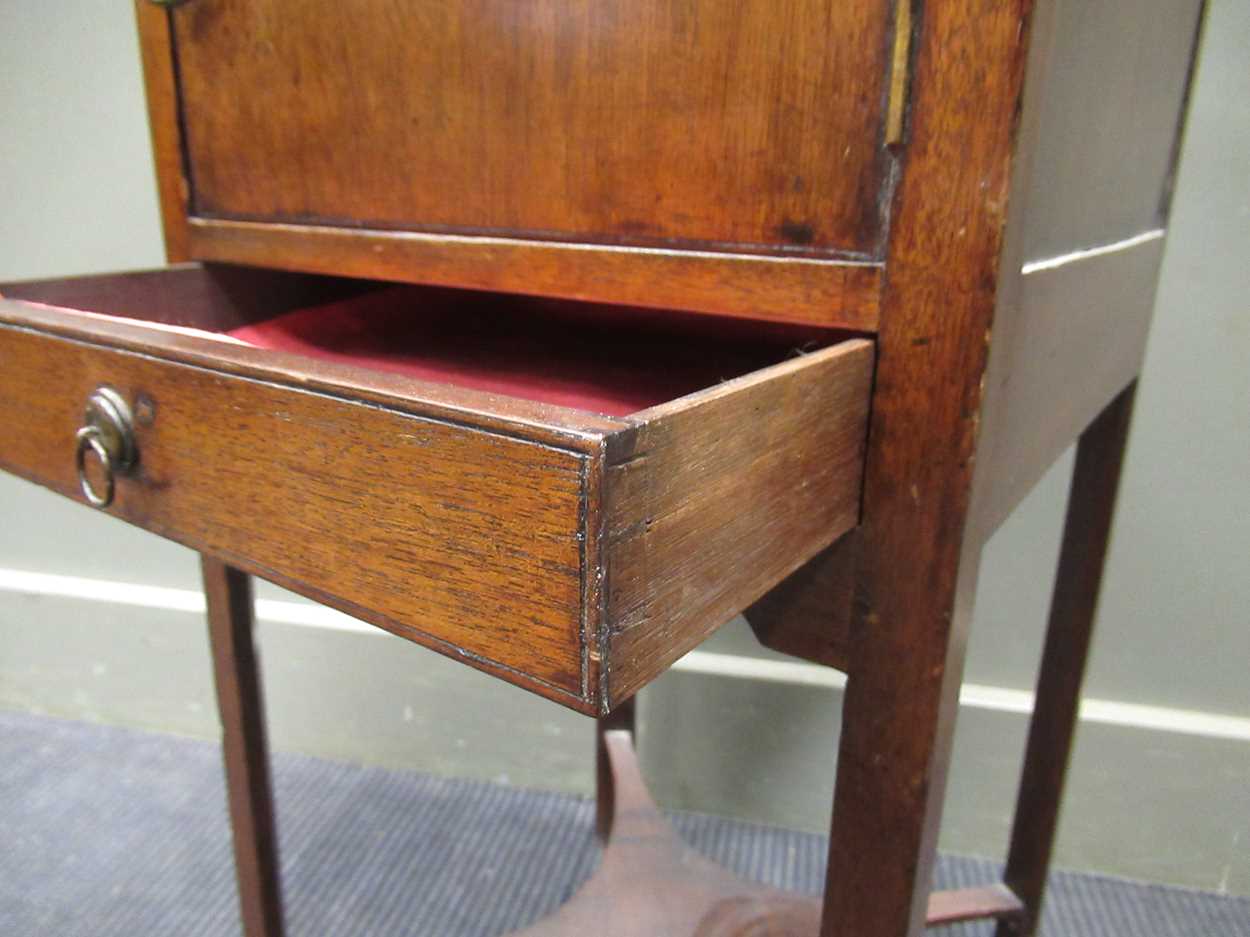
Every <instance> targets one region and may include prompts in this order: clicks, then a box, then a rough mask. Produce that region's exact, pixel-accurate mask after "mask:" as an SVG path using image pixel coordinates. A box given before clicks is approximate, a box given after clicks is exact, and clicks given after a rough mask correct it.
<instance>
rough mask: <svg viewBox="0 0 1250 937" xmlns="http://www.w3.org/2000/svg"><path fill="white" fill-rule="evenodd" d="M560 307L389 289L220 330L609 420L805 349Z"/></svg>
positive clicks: (805, 336)
mask: <svg viewBox="0 0 1250 937" xmlns="http://www.w3.org/2000/svg"><path fill="white" fill-rule="evenodd" d="M568 308H569V307H568V306H567V304H566V305H563V306H560V305H557V306H551V307H548V306H545V305H544V304H543V302H542V301H540V300H528V301H527V300H523V299H522V300H519V301H518V302H516V303H514V304H513V305H511V306H508V305H501V304H499V303H498V302H496V303H495V304H493V305H492V304H491V303H490V302H488V301H486V300H485V299H483V298H482V297H481V296H480V295H476V294H471V293H464V294H462V298H460V299H456V298H451V299H448V297H447V293H446V292H444V293H440V294H438V297H437V299H432V298H431V294H430V293H429V292H428V291H423V290H421V289H419V288H410V287H395V288H387V289H382V290H379V291H376V292H372V293H367V294H365V295H363V296H357V297H353V298H351V299H348V300H344V301H341V302H336V303H331V304H328V305H324V306H317V307H314V308H307V309H299V310H296V311H294V312H289V313H286V314H284V315H281V316H278V317H276V318H273V319H270V320H268V321H264V322H259V323H255V324H251V325H247V326H243V327H241V328H237V329H234V330H232V331H231V332H230V333H229V334H230V335H231V336H233V337H235V338H237V339H240V340H242V341H244V342H247V343H248V344H250V345H255V346H257V347H260V348H270V349H275V350H281V351H287V352H295V353H298V354H303V355H307V356H310V357H313V358H319V359H324V360H329V361H339V362H347V363H351V364H355V365H360V366H363V367H368V368H373V369H375V370H379V371H389V372H393V373H397V374H404V375H408V376H410V377H414V378H419V379H421V380H427V381H437V382H441V383H450V384H455V385H458V386H461V387H468V388H474V389H476V390H482V391H488V392H491V393H496V394H504V395H508V396H512V397H521V398H525V399H529V400H537V401H542V402H545V403H551V404H556V405H559V406H565V407H573V408H576V409H580V410H589V411H593V412H597V413H604V414H609V415H613V416H624V415H627V414H630V413H634V412H636V411H638V410H643V409H646V408H647V407H650V406H653V405H655V404H658V403H662V402H664V401H667V400H672V399H674V398H676V397H681V396H684V395H686V394H689V393H691V392H693V391H696V390H701V389H702V388H705V387H709V386H713V385H715V384H717V383H718V382H720V381H723V380H727V379H729V378H732V377H737V376H738V375H740V374H745V373H748V372H750V371H753V370H757V369H758V368H761V367H764V366H766V365H768V364H772V363H775V362H777V361H780V360H783V359H784V358H786V357H787V356H789V355H790V354H793V353H794V351H795V349H796V347H798V346H799V345H802V344H804V343H811V342H812V341H813V338H812V335H811V334H809V333H799V332H795V331H785V330H781V331H778V330H772V331H770V332H768V333H761V334H750V335H749V336H747V340H744V339H743V337H742V336H731V337H730V338H728V339H726V338H724V337H723V336H721V335H718V334H716V332H715V331H714V330H713V329H712V328H710V327H709V325H708V323H705V322H696V323H694V325H693V327H690V325H689V323H686V324H685V325H683V323H682V320H684V319H692V318H693V317H682V316H678V317H676V318H674V317H673V316H672V315H664V314H658V313H654V312H649V311H646V310H635V309H619V308H614V307H594V306H583V307H578V312H577V314H575V315H570V314H569V313H568ZM521 313H523V314H521ZM713 325H715V323H713ZM721 331H724V329H722V330H721Z"/></svg>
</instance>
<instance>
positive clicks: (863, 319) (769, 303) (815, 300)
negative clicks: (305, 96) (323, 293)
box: [189, 217, 881, 332]
mask: <svg viewBox="0 0 1250 937" xmlns="http://www.w3.org/2000/svg"><path fill="white" fill-rule="evenodd" d="M189 243H190V253H191V256H192V257H193V258H194V259H196V260H205V261H221V262H229V263H243V264H252V265H255V266H262V267H275V268H280V269H288V270H301V271H305V272H309V273H332V274H338V275H342V276H354V277H363V278H367V279H379V280H393V281H399V282H410V283H431V284H438V285H442V286H455V287H463V288H470V289H480V290H490V291H494V292H508V293H523V294H528V295H542V296H558V297H562V298H565V299H575V300H583V301H594V302H611V303H615V304H623V305H632V306H646V307H651V308H660V309H674V310H683V311H687V312H701V313H711V314H715V315H724V316H733V317H737V318H748V319H763V320H771V321H776V322H789V323H797V324H803V325H819V326H826V327H830V328H843V329H851V330H855V331H865V332H870V331H873V330H874V329H875V328H876V327H877V315H878V310H877V306H878V298H879V293H880V279H881V267H880V265H879V264H876V263H871V262H861V261H853V262H852V261H832V260H809V259H802V258H793V257H784V256H781V257H778V256H756V255H746V254H718V253H712V252H705V251H682V250H661V249H652V248H634V247H615V246H604V245H595V244H578V243H566V242H549V241H527V240H523V239H519V238H501V237H469V236H459V235H439V234H421V233H414V232H406V231H382V230H369V229H359V228H337V227H329V226H319V225H294V224H280V223H263V222H250V221H228V220H219V219H205V218H199V217H192V218H191V219H190V220H189Z"/></svg>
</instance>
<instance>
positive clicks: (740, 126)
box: [170, 0, 890, 256]
mask: <svg viewBox="0 0 1250 937" xmlns="http://www.w3.org/2000/svg"><path fill="white" fill-rule="evenodd" d="M170 15H171V19H172V23H173V34H174V54H175V58H176V62H177V75H178V84H179V91H180V102H181V106H182V118H183V122H184V125H185V133H186V139H185V146H186V151H187V160H188V173H189V176H190V179H191V183H192V195H191V204H192V208H193V212H194V213H195V214H196V215H199V216H202V217H208V218H213V217H216V218H236V219H250V220H261V221H283V222H293V223H301V222H303V223H307V222H312V223H328V224H340V225H347V226H359V225H364V226H368V227H374V228H394V229H399V230H422V231H436V232H442V233H459V234H488V233H489V234H503V235H507V236H523V237H536V238H539V239H554V240H563V241H591V242H606V243H612V244H622V243H629V244H650V245H655V246H663V247H672V246H677V245H681V246H690V247H699V248H704V249H730V250H742V249H746V250H748V251H749V250H765V251H772V250H797V251H800V252H807V253H831V252H833V253H850V254H854V255H857V256H867V255H869V254H872V253H874V252H875V251H876V249H877V247H878V232H879V230H880V228H881V219H880V212H879V207H878V199H877V196H878V192H879V190H880V188H881V186H882V182H883V179H884V177H885V175H886V172H887V167H888V160H887V159H885V158H883V157H882V155H881V153H880V151H879V150H878V148H877V145H876V143H877V140H878V139H879V138H880V135H881V122H882V115H881V104H880V102H881V97H882V91H883V83H884V79H885V52H886V40H887V29H888V25H889V17H890V6H889V4H886V3H864V4H830V3H828V2H826V0H741V2H738V3H734V4H725V3H722V2H721V0H687V2H684V3H681V4H673V3H669V2H667V0H638V2H635V3H633V4H631V5H630V7H629V9H628V11H625V10H622V9H617V8H615V7H614V6H613V5H611V4H607V5H605V4H603V3H598V2H593V0H530V2H528V3H524V4H517V3H515V2H512V0H438V2H433V3H421V4H415V5H414V4H407V3H398V2H395V0H363V2H359V3H356V4H353V5H352V6H351V7H345V6H343V5H342V4H340V3H336V2H332V0H317V2H305V3H303V4H301V5H300V8H299V10H298V15H296V14H295V13H294V12H293V11H292V10H291V9H290V8H289V7H287V6H286V5H285V4H283V3H281V2H278V0H197V2H195V3H193V4H188V5H184V6H180V7H176V8H174V9H173V10H172V11H171V14H170ZM327 61H333V62H335V63H336V67H334V68H327V67H325V66H326V62H327ZM312 139H315V140H317V141H318V145H316V146H309V145H307V143H308V141H309V140H312ZM835 152H836V153H837V158H836V159H831V158H830V156H829V154H830V153H835ZM761 157H764V158H761ZM641 179H645V180H647V184H646V185H639V180H641Z"/></svg>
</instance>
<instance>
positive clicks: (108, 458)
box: [74, 387, 137, 508]
mask: <svg viewBox="0 0 1250 937" xmlns="http://www.w3.org/2000/svg"><path fill="white" fill-rule="evenodd" d="M76 438H77V442H78V448H77V451H76V453H75V456H74V461H75V464H76V465H77V468H78V484H79V486H80V487H81V488H82V493H83V497H85V498H86V499H87V501H88V503H90V504H91V505H93V506H94V507H97V508H106V507H108V506H109V505H110V504H112V503H113V494H114V491H115V489H116V476H118V475H123V474H125V473H126V472H127V471H129V470H130V468H131V466H133V465H134V464H135V459H136V456H137V453H136V451H135V434H134V421H133V420H132V418H131V415H130V406H129V405H128V404H127V403H126V401H125V399H124V398H123V397H122V396H121V394H119V393H117V391H115V390H113V389H112V388H111V387H98V388H96V390H95V391H94V392H93V393H92V394H91V396H90V397H89V398H87V409H86V413H85V416H84V418H83V426H82V428H81V429H79V430H78V433H77V434H76ZM88 454H91V455H93V456H95V460H96V461H97V462H98V463H99V466H100V470H99V474H100V475H102V483H101V486H102V487H101V488H98V487H97V486H96V483H95V482H94V481H92V480H91V476H90V475H88V472H87V456H88Z"/></svg>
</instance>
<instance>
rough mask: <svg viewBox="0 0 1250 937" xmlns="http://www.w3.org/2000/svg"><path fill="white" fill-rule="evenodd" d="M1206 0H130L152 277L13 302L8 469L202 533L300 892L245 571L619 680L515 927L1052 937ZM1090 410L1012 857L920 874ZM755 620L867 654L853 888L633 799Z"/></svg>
mask: <svg viewBox="0 0 1250 937" xmlns="http://www.w3.org/2000/svg"><path fill="white" fill-rule="evenodd" d="M1201 7H1202V4H1201V0H1167V2H1164V0H1155V2H1145V3H1143V2H1141V0H1103V2H1100V3H1086V2H1081V0H1037V2H1031V0H734V2H730V0H633V2H630V3H618V2H612V0H359V2H353V3H340V2H330V0H304V2H302V3H294V2H288V3H284V2H281V0H186V2H181V3H174V2H163V3H156V2H152V0H138V3H137V5H136V11H137V15H138V24H139V32H140V37H141V45H142V49H143V60H144V69H145V76H146V82H147V92H148V104H149V110H150V116H151V126H152V135H153V142H154V146H155V153H156V164H157V170H158V182H159V192H160V198H161V209H162V215H163V221H164V227H165V239H166V244H167V248H168V254H169V259H170V261H171V263H172V264H173V265H172V266H170V267H169V268H168V269H165V270H159V271H150V272H142V273H126V274H116V275H103V276H91V277H82V278H75V279H70V280H60V281H56V282H27V283H18V284H12V285H9V286H6V287H4V288H3V293H4V295H5V299H3V300H2V301H0V406H3V409H4V412H5V413H7V414H10V419H8V420H6V421H5V422H4V424H3V425H2V426H0V466H2V467H3V468H4V469H6V470H7V471H10V472H13V473H16V474H18V475H21V476H23V477H25V478H28V479H32V480H34V481H36V482H39V483H41V484H43V485H46V486H47V487H49V488H51V489H52V490H54V491H58V492H60V493H62V494H64V495H66V496H68V497H71V498H76V499H79V500H82V501H84V502H86V503H89V504H90V505H93V506H94V507H95V508H96V509H98V510H104V511H108V512H110V513H112V514H114V515H116V516H117V517H120V518H122V519H124V520H126V521H129V522H130V523H133V524H137V525H139V526H140V527H143V528H145V529H147V530H150V531H153V532H154V533H156V534H159V535H161V536H164V537H168V538H170V539H172V540H175V541H177V542H179V543H182V544H185V545H187V546H189V547H191V548H193V549H195V550H197V551H199V552H200V553H201V554H202V555H203V571H204V587H205V591H206V593H207V600H208V610H209V611H208V618H209V628H210V635H211V639H212V649H213V656H214V664H215V670H216V680H217V692H218V697H219V701H220V710H221V718H222V722H223V725H224V749H225V761H226V773H227V778H228V790H229V802H230V812H231V819H232V822H233V827H234V843H235V855H236V860H237V868H238V883H239V897H240V901H241V905H242V918H243V922H244V930H245V932H246V933H247V934H248V935H249V937H276V935H278V934H280V933H281V932H282V910H281V900H280V888H279V882H278V875H277V858H276V846H275V838H274V830H273V818H272V806H271V795H270V789H269V779H268V769H267V762H266V759H267V754H266V743H265V729H264V725H265V723H264V715H263V711H262V700H261V688H260V681H259V677H258V673H257V669H256V663H255V658H254V654H253V647H252V636H251V615H252V612H251V592H250V579H249V577H250V576H253V575H255V576H261V577H264V578H266V579H269V580H272V581H274V582H277V583H279V584H281V585H283V586H285V587H287V588H290V589H293V590H295V591H297V592H300V593H302V594H304V595H306V596H309V597H311V598H313V599H316V600H318V601H320V602H324V603H326V604H327V605H330V606H333V607H335V608H338V609H342V610H344V611H346V612H348V613H350V614H352V615H355V616H357V617H359V618H361V619H363V620H365V621H367V622H369V623H372V624H373V625H376V626H377V627H379V628H383V629H386V630H387V631H390V632H393V633H394V634H397V635H399V636H401V637H404V638H407V639H409V640H412V641H415V642H418V643H420V644H423V645H425V646H427V647H430V648H433V649H434V650H436V651H439V652H440V653H443V654H446V655H448V656H451V657H453V658H456V659H458V660H461V661H463V662H464V663H466V664H468V665H469V666H471V667H476V668H478V669H480V670H483V671H486V672H488V673H490V674H493V675H495V676H497V677H499V678H501V679H503V680H507V681H510V682H512V683H514V684H517V685H518V686H521V687H524V688H526V689H528V690H531V691H533V692H534V693H538V694H540V695H542V696H544V697H547V698H548V699H550V700H551V701H552V702H553V703H556V704H561V705H564V706H567V707H570V708H572V709H575V710H577V711H579V712H582V713H585V714H587V715H588V716H591V717H596V718H598V720H599V728H600V731H599V734H598V739H599V749H598V758H599V807H600V810H599V827H600V833H601V834H602V836H603V837H604V839H605V842H606V852H605V856H604V859H603V862H602V864H601V866H600V870H599V872H598V873H596V875H595V876H594V877H593V878H592V879H591V881H590V882H589V883H588V884H587V885H586V886H585V887H584V889H583V890H582V891H581V892H580V893H579V895H578V896H576V897H575V898H574V899H573V900H572V901H571V902H570V903H569V904H568V905H566V906H565V907H564V908H563V909H562V910H561V911H559V912H558V913H557V914H556V915H555V916H554V917H552V918H550V919H548V920H546V921H543V922H540V923H538V924H536V925H534V927H533V928H532V929H530V930H528V931H526V933H527V934H530V935H534V937H555V935H573V934H594V935H601V937H655V935H675V937H686V935H694V934H698V935H730V934H738V935H747V934H751V935H782V934H785V935H791V934H793V935H816V934H821V935H824V937H907V935H915V934H917V933H919V932H920V931H921V930H922V929H923V928H924V927H925V926H926V925H936V924H941V923H949V922H952V921H959V920H968V919H975V918H996V919H998V920H999V924H998V927H999V934H1000V935H1008V934H1030V933H1032V932H1033V931H1034V930H1035V928H1036V926H1037V920H1038V911H1039V907H1040V903H1041V900H1042V892H1043V887H1044V882H1045V876H1046V870H1047V866H1048V863H1049V857H1050V850H1051V843H1052V840H1053V836H1054V831H1055V822H1056V815H1057V810H1058V804H1059V799H1060V789H1061V786H1062V781H1063V776H1064V772H1065V768H1066V762H1067V757H1068V752H1069V748H1070V744H1071V740H1072V734H1073V725H1074V720H1075V715H1076V708H1077V704H1078V698H1079V692H1080V685H1081V676H1082V670H1083V667H1084V661H1085V656H1086V649H1087V646H1088V644H1089V638H1090V628H1091V623H1092V619H1093V614H1094V607H1095V604H1096V598H1097V594H1098V586H1099V580H1100V577H1101V572H1102V565H1103V557H1104V553H1105V550H1106V544H1107V535H1108V529H1109V526H1110V523H1111V517H1112V506H1113V502H1114V499H1115V492H1116V484H1117V479H1118V476H1119V472H1120V463H1121V459H1122V456H1123V452H1124V443H1125V435H1126V432H1127V427H1128V423H1129V416H1130V411H1131V409H1132V401H1133V390H1134V386H1135V381H1136V378H1137V375H1138V371H1139V369H1140V365H1141V361H1142V357H1143V349H1144V344H1145V340H1146V334H1147V328H1148V325H1149V318H1150V312H1151V306H1152V299H1153V293H1154V284H1155V277H1156V271H1157V268H1158V266H1159V261H1160V256H1161V253H1162V248H1163V244H1164V233H1165V226H1166V219H1167V212H1168V199H1169V188H1170V181H1171V178H1172V171H1173V164H1174V162H1175V158H1176V153H1177V141H1178V136H1179V128H1180V125H1181V117H1182V113H1183V110H1184V102H1185V97H1186V90H1187V84H1188V80H1189V74H1190V70H1191V66H1192V58H1193V50H1194V48H1195V42H1196V37H1197V33H1198V29H1199V24H1200V21H1201V14H1202V9H1201ZM1075 439H1079V446H1078V450H1077V459H1076V468H1075V474H1074V478H1073V481H1072V492H1071V495H1070V503H1069V506H1068V516H1067V524H1066V528H1065V533H1064V541H1063V547H1062V551H1061V558H1060V563H1059V572H1058V577H1057V582H1056V585H1055V590H1054V601H1053V606H1052V610H1051V617H1050V625H1049V633H1048V637H1047V640H1046V647H1045V652H1044V656H1043V660H1042V663H1041V671H1040V680H1039V684H1038V692H1037V707H1036V711H1035V713H1034V716H1033V721H1032V728H1031V732H1030V738H1029V743H1028V750H1027V754H1026V757H1025V761H1024V765H1023V769H1022V778H1023V780H1022V784H1021V788H1020V794H1019V802H1018V810H1017V815H1016V821H1015V829H1014V832H1013V835H1012V839H1011V846H1010V853H1009V856H1008V860H1007V867H1006V875H1005V879H1004V881H1003V882H996V883H987V884H986V885H985V886H984V887H982V888H975V889H970V890H962V891H956V892H935V893H932V894H931V893H930V884H931V878H932V874H931V873H932V868H933V860H934V855H935V850H936V842H937V832H938V827H939V815H940V808H941V803H942V798H943V791H944V786H945V779H946V774H947V762H948V759H949V756H950V750H951V738H952V733H953V729H954V721H955V711H956V705H957V700H958V694H959V686H960V680H961V675H962V669H963V659H964V648H965V643H966V638H967V632H968V626H969V618H970V610H971V604H972V595H973V591H974V585H975V581H976V577H977V567H978V563H979V557H980V551H981V548H982V545H983V544H984V543H985V541H986V539H987V538H988V536H989V535H990V533H991V532H992V531H993V530H994V529H995V528H996V527H997V526H998V525H999V524H1000V523H1001V521H1002V520H1003V519H1004V518H1005V517H1006V516H1007V514H1008V513H1009V512H1010V511H1011V510H1012V508H1013V507H1014V506H1015V505H1016V504H1017V502H1018V501H1019V500H1020V499H1021V498H1022V496H1023V495H1024V493H1025V492H1026V491H1027V490H1028V489H1029V488H1030V487H1031V486H1032V484H1033V483H1034V482H1035V481H1037V480H1038V478H1039V477H1040V476H1041V474H1042V473H1043V471H1044V470H1045V469H1046V468H1047V467H1048V466H1049V465H1050V464H1051V463H1052V462H1053V461H1054V460H1055V459H1056V458H1057V457H1058V456H1059V455H1060V454H1061V453H1062V452H1063V451H1064V449H1065V448H1066V447H1067V446H1068V445H1069V444H1070V443H1071V442H1072V441H1073V440H1075ZM743 612H744V613H745V614H746V616H747V618H748V620H749V621H750V623H751V625H752V627H753V628H754V630H755V631H756V634H757V635H758V637H759V639H760V641H761V642H763V643H764V644H766V645H768V646H769V647H772V648H775V649H778V650H781V651H785V652H787V653H790V654H793V655H796V656H798V657H802V658H805V659H807V660H810V661H815V662H818V663H821V664H825V665H828V666H831V667H834V668H837V669H839V670H842V671H845V672H846V674H847V675H848V682H847V690H846V694H845V698H844V704H843V715H842V719H843V725H844V729H843V732H842V736H841V742H840V751H839V753H838V755H839V761H838V771H837V784H836V790H835V792H834V795H833V797H834V811H833V824H832V830H831V845H830V852H829V872H828V879H827V886H826V890H825V893H824V896H823V899H819V900H818V899H809V898H804V897H801V896H793V895H787V894H784V893H782V892H779V891H774V890H771V889H766V888H763V887H761V886H755V885H752V884H750V883H746V882H740V881H736V880H734V879H733V878H732V877H730V876H729V875H728V874H727V873H725V872H722V871H720V870H718V869H716V868H715V867H713V866H712V865H711V864H710V863H708V862H706V861H705V860H703V859H701V858H699V857H697V856H695V855H693V854H692V853H690V852H689V850H687V849H686V848H685V847H684V846H682V845H681V844H680V843H679V842H678V841H677V840H676V839H675V838H674V837H673V835H672V834H671V833H670V832H668V831H667V828H666V827H665V826H664V825H663V823H662V821H661V820H660V819H659V817H658V814H656V813H655V811H654V809H653V808H651V807H650V806H649V801H648V800H647V797H646V793H645V789H644V788H643V786H642V783H641V780H640V778H639V776H638V774H637V770H636V766H635V764H634V762H633V756H632V743H631V738H632V714H631V706H632V704H631V698H632V697H633V696H634V694H635V693H637V691H638V690H639V689H640V688H641V687H643V686H644V685H646V684H647V683H648V682H649V681H650V680H652V679H653V678H654V677H656V676H657V675H659V674H660V673H662V672H663V671H664V670H665V669H666V668H667V667H668V666H669V665H671V664H672V663H673V662H674V661H676V660H677V659H678V658H679V657H681V656H682V655H683V654H685V653H686V652H687V651H689V650H691V649H692V648H693V647H695V646H696V645H697V644H699V642H700V641H701V640H703V639H704V638H705V637H707V636H708V635H709V634H710V633H711V632H712V631H714V630H715V629H716V628H718V627H719V626H720V625H722V624H723V623H724V622H726V621H727V620H729V619H730V618H732V617H733V616H734V615H736V614H738V613H743Z"/></svg>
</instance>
